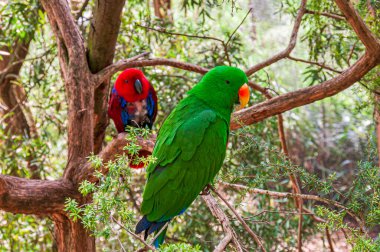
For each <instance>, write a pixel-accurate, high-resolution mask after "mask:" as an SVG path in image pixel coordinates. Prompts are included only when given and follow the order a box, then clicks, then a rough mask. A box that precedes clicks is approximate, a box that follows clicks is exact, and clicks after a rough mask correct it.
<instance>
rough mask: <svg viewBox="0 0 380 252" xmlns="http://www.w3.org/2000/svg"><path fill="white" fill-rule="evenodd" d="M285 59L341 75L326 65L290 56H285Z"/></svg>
mask: <svg viewBox="0 0 380 252" xmlns="http://www.w3.org/2000/svg"><path fill="white" fill-rule="evenodd" d="M287 58H288V59H290V60H293V61H298V62H303V63H306V64H310V65H316V66H319V67H321V68H323V69H326V70H329V71H331V72H334V73H339V74H340V73H342V71H339V70H336V69H334V68H332V67H329V66H327V65H325V64H323V63H319V62H314V61H309V60H304V59H299V58H295V57H293V56H290V55H289V56H287Z"/></svg>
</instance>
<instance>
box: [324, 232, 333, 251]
mask: <svg viewBox="0 0 380 252" xmlns="http://www.w3.org/2000/svg"><path fill="white" fill-rule="evenodd" d="M325 231H326V238H327V241H328V243H329V247H330V251H331V252H334V245H333V243H332V239H331V235H330V231H329V228H328V227H326V229H325Z"/></svg>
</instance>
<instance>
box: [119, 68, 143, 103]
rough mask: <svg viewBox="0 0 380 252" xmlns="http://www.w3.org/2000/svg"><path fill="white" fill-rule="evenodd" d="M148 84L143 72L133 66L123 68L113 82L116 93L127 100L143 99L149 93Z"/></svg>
mask: <svg viewBox="0 0 380 252" xmlns="http://www.w3.org/2000/svg"><path fill="white" fill-rule="evenodd" d="M149 88H150V84H149V81H148V80H147V79H146V78H145V76H144V74H143V72H141V71H140V70H138V69H135V68H129V69H126V70H124V71H123V72H122V73H121V74H120V75H119V77H117V80H116V82H115V89H116V91H117V93H118V94H119V95H120V96H121V97H123V98H124V99H125V100H126V101H128V102H135V101H139V100H143V99H145V98H146V97H147V96H148V94H149Z"/></svg>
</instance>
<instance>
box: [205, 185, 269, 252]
mask: <svg viewBox="0 0 380 252" xmlns="http://www.w3.org/2000/svg"><path fill="white" fill-rule="evenodd" d="M209 186H210V188H211V190H212V191H213V192H214V193H215V194H216V195H218V197H219V198H220V199H221V200H222V201H223V202H224V203H225V204H226V206H227V207H228V208H229V209H230V210H231V211H232V212H233V213H234V214H235V216H236V218H237V219H238V220H239V221H240V223H241V224H242V225H243V227H244V229H245V230H246V231H247V232H248V234H250V236H251V237H252V238H253V239H254V240H255V242H256V243H257V246H259V248H260V249H261V250H262V251H264V252H265V251H266V249H265V247H264V245H263V243H262V242H261V240H260V238H259V237H258V236H257V235H256V234H255V233H254V232H253V231H252V229H251V228H250V227H249V226H248V224H247V223H246V222H245V221H244V219H243V218H242V217H241V216H240V214H239V213H238V212H237V211H236V209H235V208H234V207H233V206H232V205H231V204H230V203H229V202H228V201H227V200H226V199H225V198H224V197H223V196H222V195H221V194H220V193H218V192H217V191H216V190H215V188H214V187H212V186H211V185H209Z"/></svg>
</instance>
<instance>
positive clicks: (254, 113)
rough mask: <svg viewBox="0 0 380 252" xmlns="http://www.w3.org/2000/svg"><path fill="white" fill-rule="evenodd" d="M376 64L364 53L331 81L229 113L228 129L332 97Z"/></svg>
mask: <svg viewBox="0 0 380 252" xmlns="http://www.w3.org/2000/svg"><path fill="white" fill-rule="evenodd" d="M377 61H378V59H375V58H373V57H372V56H370V55H369V54H365V55H364V56H363V57H361V58H360V59H359V60H358V61H357V62H356V63H355V64H354V65H352V66H351V67H350V68H348V69H347V70H345V71H344V72H342V74H340V75H338V76H337V77H335V78H333V79H330V80H327V81H325V82H322V83H321V84H319V85H316V86H312V87H307V88H301V89H299V90H297V91H293V92H289V93H286V94H283V95H280V96H276V97H274V98H272V99H270V100H267V101H265V102H261V103H259V104H256V105H253V106H251V107H249V108H246V109H242V110H239V111H237V112H235V113H234V114H233V118H232V120H231V129H237V128H240V127H242V126H243V125H249V124H253V123H256V122H259V121H262V120H263V119H266V118H268V117H271V116H274V115H278V114H281V113H283V112H285V111H288V110H290V109H293V108H296V107H300V106H303V105H306V104H309V103H312V102H315V101H318V100H321V99H324V98H326V97H330V96H333V95H335V94H337V93H339V92H340V91H342V90H344V89H346V88H348V87H350V86H351V85H353V84H354V83H355V82H357V81H359V80H360V79H361V78H362V77H363V76H364V75H365V74H366V73H368V72H369V71H370V70H371V69H372V68H374V67H375V66H376V65H377V64H378V62H377Z"/></svg>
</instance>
